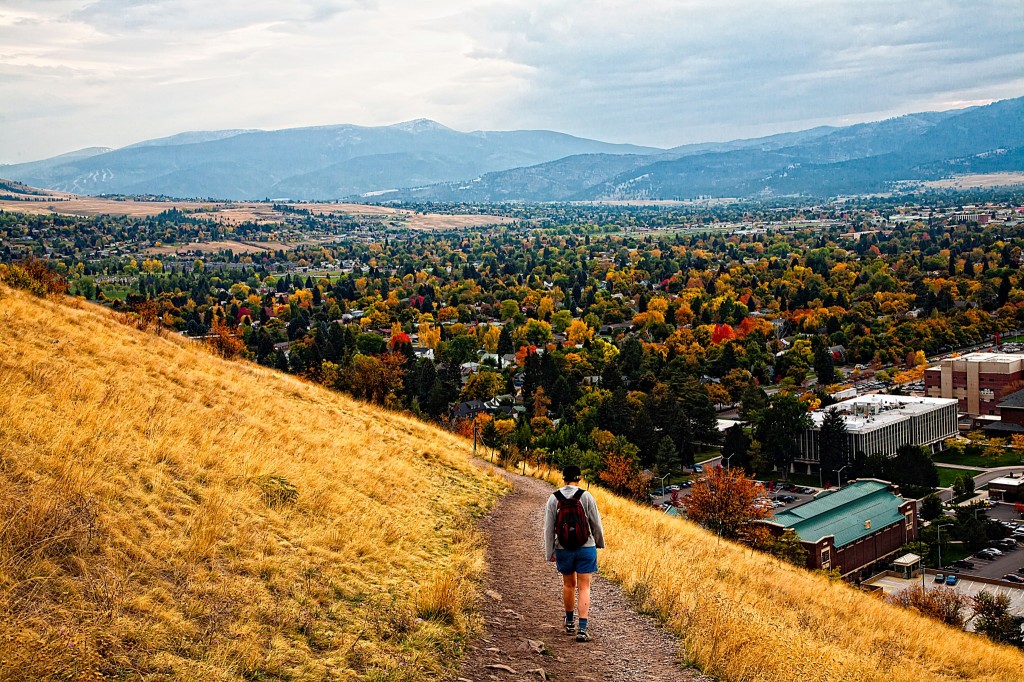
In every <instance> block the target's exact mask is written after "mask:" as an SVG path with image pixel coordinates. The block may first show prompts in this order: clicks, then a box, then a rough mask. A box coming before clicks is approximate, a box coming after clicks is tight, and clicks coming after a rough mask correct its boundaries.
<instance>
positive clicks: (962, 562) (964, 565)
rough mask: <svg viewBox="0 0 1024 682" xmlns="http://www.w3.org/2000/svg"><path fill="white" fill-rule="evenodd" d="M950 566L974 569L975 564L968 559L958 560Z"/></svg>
mask: <svg viewBox="0 0 1024 682" xmlns="http://www.w3.org/2000/svg"><path fill="white" fill-rule="evenodd" d="M950 566H956V567H957V568H974V562H973V561H968V560H967V559H957V560H956V561H954V562H953V563H952V564H950Z"/></svg>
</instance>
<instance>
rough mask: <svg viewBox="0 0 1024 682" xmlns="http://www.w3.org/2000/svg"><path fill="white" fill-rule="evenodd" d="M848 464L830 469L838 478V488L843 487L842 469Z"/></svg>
mask: <svg viewBox="0 0 1024 682" xmlns="http://www.w3.org/2000/svg"><path fill="white" fill-rule="evenodd" d="M849 466H850V465H849V464H844V465H843V466H841V467H839V468H838V469H833V470H832V471H834V472H836V477H837V478H838V479H839V480H838V483H839V485H838V488H842V487H843V469H846V468H847V467H849Z"/></svg>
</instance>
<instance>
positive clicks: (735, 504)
mask: <svg viewBox="0 0 1024 682" xmlns="http://www.w3.org/2000/svg"><path fill="white" fill-rule="evenodd" d="M764 494H765V493H764V486H762V485H761V484H760V483H758V482H756V481H754V480H753V479H752V478H748V477H747V476H746V474H744V473H743V469H740V468H733V469H722V468H720V467H715V468H713V469H712V470H711V471H710V472H708V474H707V475H706V476H704V478H703V479H701V480H699V481H697V482H696V483H694V485H693V488H692V490H691V492H690V495H689V497H686V498H685V499H684V500H683V506H684V507H685V508H686V515H687V516H688V517H689V518H690V520H692V521H695V522H697V523H699V524H700V525H702V526H704V527H705V528H707V529H708V530H711V531H714V532H716V533H719V534H721V535H722V537H726V538H730V539H744V540H748V541H751V542H752V543H756V542H757V541H759V540H761V539H763V538H762V536H763V535H764V534H765V532H766V529H765V528H764V526H762V525H761V524H757V523H755V522H756V521H759V520H761V519H766V518H768V517H770V516H771V513H772V512H771V505H770V504H767V500H764V499H763V497H764Z"/></svg>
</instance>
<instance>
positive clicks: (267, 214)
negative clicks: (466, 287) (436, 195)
mask: <svg viewBox="0 0 1024 682" xmlns="http://www.w3.org/2000/svg"><path fill="white" fill-rule="evenodd" d="M41 191H44V192H46V193H47V195H48V196H45V197H36V196H34V195H25V197H26V200H24V201H18V200H12V199H0V210H4V211H16V212H21V213H33V214H47V213H59V214H62V215H76V216H95V215H124V216H131V217H135V218H145V217H148V216H154V215H157V214H158V213H162V212H163V211H167V210H170V209H172V208H176V209H179V210H181V211H184V212H186V213H195V214H197V217H200V218H208V219H211V220H215V221H217V222H219V223H222V224H224V225H241V224H242V223H246V222H253V223H258V224H267V225H269V224H277V223H281V222H283V221H284V220H285V219H286V218H287V217H288V216H289V215H290V214H286V213H284V212H282V211H278V210H275V209H274V205H273V202H270V203H264V202H254V201H232V202H210V201H136V200H134V199H124V200H120V199H105V198H102V197H88V196H80V195H76V194H67V193H64V192H49V191H47V190H41ZM291 206H293V207H294V208H297V209H304V210H308V211H310V212H312V213H315V214H317V215H340V216H356V217H357V216H366V217H369V218H374V219H377V220H388V221H389V222H391V223H392V224H393V225H394V226H395V227H404V228H408V229H413V230H450V229H458V228H470V227H481V226H486V225H505V224H508V223H510V222H512V220H511V219H510V218H505V217H501V216H493V215H477V214H467V215H448V214H443V213H417V212H415V211H410V210H408V209H401V208H392V207H390V206H375V205H364V204H349V203H327V204H316V203H299V204H291Z"/></svg>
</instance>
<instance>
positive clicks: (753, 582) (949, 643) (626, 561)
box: [533, 471, 1024, 682]
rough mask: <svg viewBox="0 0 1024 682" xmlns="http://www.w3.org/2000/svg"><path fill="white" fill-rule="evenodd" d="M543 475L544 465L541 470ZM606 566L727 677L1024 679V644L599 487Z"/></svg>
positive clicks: (822, 681) (712, 669) (761, 681)
mask: <svg viewBox="0 0 1024 682" xmlns="http://www.w3.org/2000/svg"><path fill="white" fill-rule="evenodd" d="M533 473H534V474H535V475H541V473H542V472H538V471H535V472H533ZM590 491H591V492H592V493H593V494H594V496H595V497H596V498H597V502H598V506H599V508H600V510H601V518H602V523H603V526H604V531H605V537H606V538H608V549H606V550H605V551H603V552H602V553H601V554H600V557H601V562H602V563H601V567H602V568H601V571H602V573H604V574H605V575H609V576H610V577H612V578H613V579H614V580H616V581H618V582H621V583H622V586H623V588H624V590H625V591H626V592H627V594H630V595H632V598H633V599H634V601H635V602H636V603H637V604H638V606H639V607H640V608H641V609H642V610H644V611H646V612H648V613H650V614H651V615H653V616H654V617H655V618H657V619H659V620H661V621H662V622H664V623H665V624H666V625H667V626H668V627H670V628H671V629H672V630H673V631H674V632H676V633H677V634H678V635H679V637H680V638H681V640H682V642H683V647H684V649H685V652H686V658H687V659H688V660H690V661H692V662H694V663H696V664H697V666H698V667H699V668H700V669H701V670H703V671H704V672H706V673H708V674H710V675H713V676H715V677H716V678H718V679H721V680H736V681H739V680H743V681H744V682H777V681H778V680H805V681H807V682H837V681H848V682H921V681H923V680H928V681H934V682H939V681H946V680H961V681H966V680H986V681H987V682H997V681H999V682H1007V681H1008V680H1020V679H1024V653H1021V652H1020V651H1019V650H1017V649H1013V648H1011V647H1008V646H1000V645H996V644H993V643H992V642H991V641H989V640H987V639H985V638H983V637H981V636H979V635H974V634H969V633H966V632H963V631H962V630H958V629H955V628H952V627H949V626H946V625H942V624H940V623H938V622H937V621H932V620H928V619H926V618H924V617H922V616H918V615H917V614H915V613H913V612H911V611H907V610H904V609H901V608H898V607H896V606H892V605H889V604H886V603H884V602H882V601H881V600H879V599H877V598H876V597H873V596H870V595H868V594H866V593H863V592H861V591H859V590H857V589H855V588H853V587H851V586H849V585H847V584H846V583H843V582H833V581H830V580H829V579H828V578H827V577H825V576H823V575H820V574H813V573H810V572H808V571H806V570H805V569H803V568H797V567H795V566H792V565H790V564H786V563H783V562H781V561H778V560H776V559H773V558H771V557H766V556H765V555H763V554H760V553H757V552H754V551H753V550H751V549H749V548H746V547H744V546H742V545H738V544H735V543H732V542H729V541H720V540H718V539H717V538H715V536H714V535H712V534H710V533H708V532H707V531H705V530H703V529H701V528H699V527H697V526H696V525H694V524H691V523H689V522H687V521H685V520H682V519H678V518H674V517H668V516H666V515H665V514H664V513H662V512H660V511H657V510H653V509H649V508H647V507H640V506H638V505H636V504H633V503H631V502H628V501H626V500H623V499H621V498H619V497H616V496H614V495H611V494H609V493H607V492H605V491H604V490H602V489H599V488H596V487H591V489H590Z"/></svg>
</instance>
